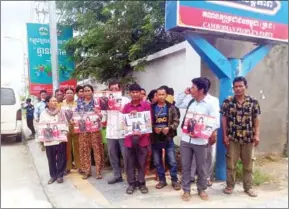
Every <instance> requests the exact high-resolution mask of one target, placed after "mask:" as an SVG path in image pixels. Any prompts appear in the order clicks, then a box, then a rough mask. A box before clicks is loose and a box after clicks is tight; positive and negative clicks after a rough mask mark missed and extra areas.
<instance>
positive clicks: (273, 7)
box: [166, 0, 288, 42]
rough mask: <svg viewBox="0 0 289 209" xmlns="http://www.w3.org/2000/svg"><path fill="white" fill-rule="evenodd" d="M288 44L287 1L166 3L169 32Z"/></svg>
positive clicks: (205, 0)
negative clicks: (226, 36) (186, 31)
mask: <svg viewBox="0 0 289 209" xmlns="http://www.w3.org/2000/svg"><path fill="white" fill-rule="evenodd" d="M187 29H190V30H191V29H193V30H194V31H196V32H202V33H206V34H210V33H213V34H216V35H219V36H221V35H223V34H226V35H229V36H230V37H232V38H235V39H244V38H246V39H247V40H253V41H254V40H255V41H256V40H258V39H259V40H260V39H263V40H270V41H274V42H288V1H244V0H239V1H209V0H202V1H201V0H200V1H166V30H173V31H184V30H187Z"/></svg>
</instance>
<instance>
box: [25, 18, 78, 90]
mask: <svg viewBox="0 0 289 209" xmlns="http://www.w3.org/2000/svg"><path fill="white" fill-rule="evenodd" d="M72 37H73V30H72V28H71V27H59V28H58V31H57V41H58V63H59V64H58V70H59V82H60V88H66V87H75V86H76V80H75V79H72V78H71V73H72V72H73V70H74V62H73V61H72V60H71V57H70V56H69V55H68V54H67V52H66V50H65V49H64V46H65V43H66V42H67V41H68V40H69V39H71V38H72ZM27 38H28V40H27V41H28V59H29V81H30V93H31V94H33V95H38V94H39V91H40V90H42V89H45V90H47V91H48V92H49V93H52V68H51V53H50V33H49V25H47V24H37V23H27Z"/></svg>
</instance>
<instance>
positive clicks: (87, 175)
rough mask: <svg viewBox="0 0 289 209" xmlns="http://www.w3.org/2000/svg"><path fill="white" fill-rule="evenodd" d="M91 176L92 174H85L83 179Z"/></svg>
mask: <svg viewBox="0 0 289 209" xmlns="http://www.w3.org/2000/svg"><path fill="white" fill-rule="evenodd" d="M90 176H91V174H83V176H82V179H84V180H85V179H88V178H89V177H90Z"/></svg>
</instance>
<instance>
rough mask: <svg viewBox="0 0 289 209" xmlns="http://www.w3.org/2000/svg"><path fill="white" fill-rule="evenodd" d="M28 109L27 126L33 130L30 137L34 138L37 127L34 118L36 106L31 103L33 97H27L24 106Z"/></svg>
mask: <svg viewBox="0 0 289 209" xmlns="http://www.w3.org/2000/svg"><path fill="white" fill-rule="evenodd" d="M24 108H25V109H26V121H27V126H28V128H29V129H30V131H31V135H30V136H29V138H34V137H35V133H36V132H35V128H34V124H33V120H34V106H33V104H31V99H30V98H28V99H26V106H25V107H24Z"/></svg>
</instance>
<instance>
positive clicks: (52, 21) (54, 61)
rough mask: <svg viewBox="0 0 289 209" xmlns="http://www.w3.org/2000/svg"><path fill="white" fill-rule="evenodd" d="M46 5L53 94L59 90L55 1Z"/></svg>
mask: <svg viewBox="0 0 289 209" xmlns="http://www.w3.org/2000/svg"><path fill="white" fill-rule="evenodd" d="M48 4H49V28H50V51H51V67H52V84H53V92H55V90H56V89H58V88H59V74H58V43H57V22H56V4H55V1H49V3H48Z"/></svg>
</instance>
